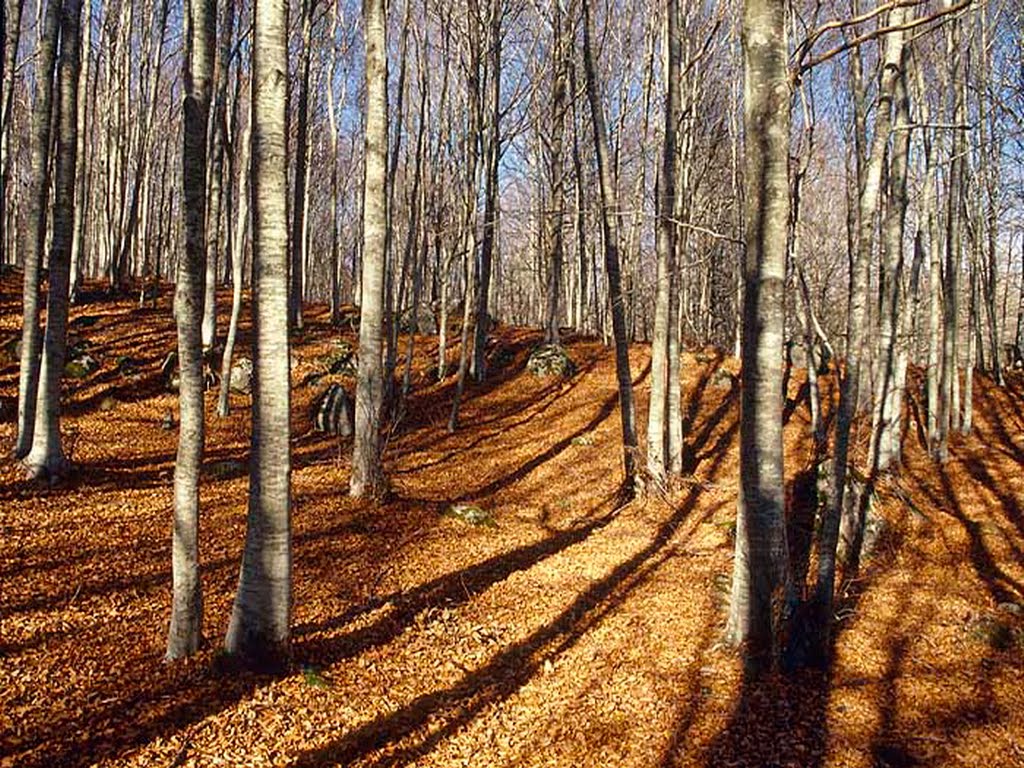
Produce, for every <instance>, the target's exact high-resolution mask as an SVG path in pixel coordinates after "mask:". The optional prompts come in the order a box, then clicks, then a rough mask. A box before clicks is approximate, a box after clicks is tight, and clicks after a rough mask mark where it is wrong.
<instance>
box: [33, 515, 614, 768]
mask: <svg viewBox="0 0 1024 768" xmlns="http://www.w3.org/2000/svg"><path fill="white" fill-rule="evenodd" d="M613 516H614V513H608V514H607V515H605V516H603V517H601V518H598V519H597V520H594V521H591V523H589V524H588V525H584V526H582V527H580V528H577V529H573V530H571V531H566V532H564V533H563V534H562V535H561V538H556V539H555V540H554V541H550V540H546V542H540V543H538V545H536V546H535V547H534V548H533V550H534V551H533V552H531V553H527V552H519V553H518V556H516V555H515V554H513V558H516V557H517V559H514V560H513V561H512V562H511V563H510V564H509V565H503V564H501V563H500V562H499V560H500V556H499V557H496V558H492V559H491V560H489V561H487V563H484V564H480V565H478V566H473V567H471V568H468V569H466V570H464V571H460V572H456V573H452V574H448V575H447V576H445V577H443V578H442V579H440V580H437V581H435V582H432V583H431V584H428V585H425V586H423V587H421V588H418V589H416V590H414V591H413V592H410V593H408V594H406V595H402V596H399V597H397V598H396V604H397V605H400V606H401V611H402V614H403V615H407V616H415V615H417V614H418V613H420V612H421V611H422V610H423V609H425V608H428V607H430V606H432V605H434V604H436V602H438V601H444V600H446V599H448V600H451V599H459V596H460V595H461V596H462V597H465V589H466V587H469V588H470V589H471V590H483V589H485V588H486V587H487V586H488V582H489V580H495V581H496V580H500V579H501V578H502V573H503V572H505V571H509V572H511V570H510V567H511V565H518V566H519V567H523V568H525V567H529V565H528V561H529V559H530V557H531V556H532V557H533V558H534V561H535V562H539V561H540V560H541V559H543V558H544V557H546V556H549V554H554V551H553V550H555V549H557V548H561V549H564V548H565V547H568V546H571V544H572V543H578V542H579V541H582V540H583V539H585V538H586V537H587V536H588V535H590V534H592V533H593V532H594V531H596V530H598V529H599V528H600V527H603V526H604V525H607V523H608V522H609V521H610V519H611V518H612V517H613ZM353 524H354V523H353V521H351V520H350V521H348V525H349V526H351V525H353ZM323 534H324V532H322V531H314V532H309V533H307V534H304V535H303V534H298V535H297V536H296V540H297V542H304V541H311V540H314V539H316V538H322V536H323ZM548 549H551V550H552V551H551V552H550V553H547V550H548ZM236 565H237V557H231V558H225V559H223V560H218V561H206V562H205V563H204V565H203V572H204V578H205V579H208V578H211V577H212V576H213V574H214V572H215V571H216V572H224V573H226V572H227V570H226V569H227V568H229V567H233V566H236ZM168 580H169V573H168V572H166V571H162V572H160V573H153V574H146V575H143V576H141V577H138V578H133V579H130V580H113V581H110V582H106V583H102V584H97V585H91V586H89V587H86V588H85V589H83V590H81V592H80V594H79V595H78V597H83V596H85V597H88V596H93V595H105V594H111V593H117V592H120V591H122V590H124V589H129V588H130V589H140V588H143V589H154V588H156V587H164V586H166V584H167V582H168ZM464 585H466V586H464ZM72 598H75V594H74V591H73V590H65V591H63V592H62V593H61V594H60V595H56V596H50V599H49V600H47V601H46V602H48V603H50V604H51V606H52V607H56V606H57V605H60V604H62V602H66V601H67V600H69V599H72ZM466 599H468V598H466ZM55 601H56V602H55ZM38 602H39V606H38V607H42V605H43V603H42V601H38ZM17 607H19V608H22V609H24V608H30V607H37V606H36V605H35V603H34V602H33V604H32V605H27V604H26V605H22V606H17ZM365 607H366V606H364V608H365ZM349 615H350V616H351V615H353V614H349ZM394 618H395V617H392V620H394ZM300 629H301V631H304V632H307V633H309V632H313V631H315V630H314V629H313V628H310V627H305V628H300ZM400 630H401V627H400V626H399V625H397V624H395V623H394V621H391V622H381V623H379V624H378V625H375V630H374V631H365V632H362V633H358V635H357V637H355V638H353V637H352V636H346V637H344V638H342V640H341V641H340V642H336V643H334V644H328V643H320V642H319V641H315V640H314V641H310V642H307V643H303V642H302V641H301V640H300V641H299V642H297V644H296V656H297V657H298V658H315V659H317V660H318V661H319V662H321V663H325V664H330V663H332V662H333V661H334V660H335V659H341V658H346V657H348V656H350V655H351V654H352V653H353V649H356V651H355V652H358V648H357V644H358V646H359V647H360V648H370V647H374V646H375V645H378V644H381V643H386V642H388V641H389V640H390V639H393V637H394V636H396V635H397V634H398V632H399V631H400ZM144 663H145V664H146V665H147V666H148V665H149V663H153V664H154V665H155V664H156V660H155V659H153V660H145V661H144ZM273 679H275V678H273V677H269V676H261V675H253V674H251V673H247V672H242V671H237V670H230V669H228V670H224V669H220V668H218V667H217V666H216V665H215V666H214V667H213V668H210V667H208V666H205V665H203V664H202V663H199V664H195V663H189V664H184V665H176V666H175V667H174V668H173V669H168V671H167V672H166V673H163V674H162V675H161V676H160V677H158V678H157V679H156V681H155V682H154V681H153V680H152V679H150V678H147V679H145V680H143V681H142V685H141V686H138V687H135V686H126V685H125V682H124V680H123V679H122V678H121V677H119V676H112V677H110V678H108V679H107V680H105V681H103V682H102V683H100V684H99V685H98V686H97V687H96V688H94V689H93V690H92V691H91V692H90V693H89V699H90V700H92V701H99V702H102V703H101V704H99V705H96V706H94V708H93V712H92V714H91V715H90V720H91V721H92V722H100V721H103V722H110V723H120V724H127V723H130V727H127V726H126V727H123V728H116V729H115V730H114V731H113V732H108V733H105V734H103V733H83V734H82V737H81V738H80V739H79V740H78V741H77V742H71V743H69V742H68V741H66V740H62V741H60V742H53V741H51V740H52V737H53V734H54V733H57V732H61V731H66V730H67V729H70V728H71V727H72V723H71V721H70V720H69V719H68V718H56V719H54V720H53V721H52V722H48V723H47V725H46V727H45V728H44V729H40V730H38V731H36V732H35V733H34V734H32V735H30V736H29V737H28V738H26V739H24V740H23V741H22V742H21V743H20V744H19V751H20V752H19V754H21V755H23V756H25V757H24V762H23V764H24V765H26V766H39V768H43V767H44V766H46V767H47V768H48V767H49V766H54V765H59V766H68V767H69V768H70V767H71V766H78V765H85V764H91V763H92V762H94V761H96V760H99V759H101V758H117V757H120V756H123V755H124V754H125V753H127V752H129V751H130V750H132V749H134V748H137V747H138V746H140V745H142V744H146V743H148V742H151V741H152V740H153V739H155V738H158V737H160V736H162V735H164V734H167V733H172V732H176V731H178V730H181V729H183V728H186V727H188V726H190V725H192V724H194V723H196V722H199V721H201V720H202V719H204V718H206V717H208V716H210V715H212V714H215V713H217V712H219V711H222V710H224V709H227V708H229V707H231V706H233V705H234V704H236V703H237V702H238V701H240V700H242V699H244V698H245V697H247V696H250V695H251V694H252V693H253V692H254V691H255V690H257V689H259V688H261V687H263V686H264V685H266V684H268V683H270V682H271V681H272V680H273ZM126 689H127V693H126ZM133 689H134V690H133ZM29 755H30V757H29Z"/></svg>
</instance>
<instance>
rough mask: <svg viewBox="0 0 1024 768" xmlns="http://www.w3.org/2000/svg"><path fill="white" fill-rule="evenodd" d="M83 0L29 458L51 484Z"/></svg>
mask: <svg viewBox="0 0 1024 768" xmlns="http://www.w3.org/2000/svg"><path fill="white" fill-rule="evenodd" d="M81 18H82V3H81V0H64V7H63V11H62V13H61V25H60V40H61V43H60V63H59V66H58V71H57V89H58V93H59V96H58V99H59V101H58V104H57V115H58V118H57V144H56V152H57V157H56V163H55V168H54V177H55V178H54V198H55V199H54V206H53V241H52V250H51V252H50V265H49V266H50V289H49V292H48V294H47V300H46V336H45V338H44V340H43V358H42V364H41V365H40V372H39V391H38V394H37V398H38V400H37V403H36V414H35V415H36V423H35V429H34V430H33V434H32V449H31V450H30V451H29V454H28V456H27V457H26V458H25V464H26V465H27V466H28V468H29V474H30V475H31V476H33V477H38V478H47V479H49V481H50V482H51V483H53V482H55V481H58V480H60V479H62V478H63V477H64V476H65V475H66V474H67V472H68V464H69V462H68V459H67V457H66V456H65V455H64V449H63V446H62V445H61V437H60V383H61V378H62V377H63V375H64V352H65V346H66V345H65V342H66V337H67V323H68V282H69V279H70V274H71V238H72V228H73V226H74V220H75V166H76V161H77V157H76V152H77V149H78V136H77V131H76V127H77V118H78V109H77V101H78V68H79V61H80V56H81V52H80V48H79V39H80V38H79V32H80V28H81Z"/></svg>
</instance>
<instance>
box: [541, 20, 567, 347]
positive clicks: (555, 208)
mask: <svg viewBox="0 0 1024 768" xmlns="http://www.w3.org/2000/svg"><path fill="white" fill-rule="evenodd" d="M552 13H553V15H554V19H553V21H552V24H553V26H554V40H553V42H552V52H551V59H552V62H551V65H552V67H553V68H554V76H553V82H552V86H553V90H552V94H551V116H550V119H551V136H550V141H549V142H547V144H546V148H547V155H548V157H547V165H548V178H549V181H550V184H551V187H550V189H549V194H550V195H551V200H550V212H549V213H548V214H547V215H546V216H545V217H544V218H545V221H546V225H547V227H548V230H549V237H547V238H545V240H546V241H547V243H548V245H549V246H550V248H551V254H550V257H549V259H548V282H547V292H546V294H547V295H546V299H547V301H546V303H545V312H544V341H545V342H546V343H548V344H559V343H560V339H559V335H558V329H559V325H560V321H561V301H560V299H561V290H562V268H563V262H564V251H565V247H564V244H563V243H564V238H563V224H564V218H565V164H564V160H563V158H562V146H563V144H564V136H565V85H566V77H565V75H566V72H565V52H564V43H563V40H562V37H563V30H562V26H563V24H562V12H561V3H559V2H555V3H554V4H553V8H552Z"/></svg>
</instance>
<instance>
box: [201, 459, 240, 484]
mask: <svg viewBox="0 0 1024 768" xmlns="http://www.w3.org/2000/svg"><path fill="white" fill-rule="evenodd" d="M206 471H207V473H208V474H209V475H210V477H214V478H216V479H218V480H227V479H229V478H232V477H240V476H241V475H244V474H245V472H246V463H245V462H244V461H239V460H238V459H224V460H222V461H214V462H212V463H211V464H209V465H208V466H207V467H206Z"/></svg>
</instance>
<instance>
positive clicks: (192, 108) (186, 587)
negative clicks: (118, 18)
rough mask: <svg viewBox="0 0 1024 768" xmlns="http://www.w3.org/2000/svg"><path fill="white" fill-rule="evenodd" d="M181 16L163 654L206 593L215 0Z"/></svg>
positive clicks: (194, 629)
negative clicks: (181, 235) (181, 243)
mask: <svg viewBox="0 0 1024 768" xmlns="http://www.w3.org/2000/svg"><path fill="white" fill-rule="evenodd" d="M186 12H187V18H186V23H185V34H186V37H185V46H186V50H185V57H184V58H185V104H184V114H183V119H184V146H183V148H182V185H183V189H184V193H185V197H184V210H183V212H184V217H185V253H184V260H183V261H182V262H181V264H180V265H179V268H178V284H177V295H176V296H175V300H174V306H175V308H176V309H177V319H178V363H179V366H180V369H181V381H180V387H179V390H178V407H179V410H180V411H181V415H180V427H179V432H178V454H177V458H176V460H175V464H174V535H173V537H172V540H171V541H172V549H171V584H172V592H173V596H172V601H171V625H170V629H169V631H168V633H167V658H168V659H178V658H181V657H183V656H189V655H191V654H193V653H195V652H196V651H197V650H199V644H200V642H202V626H203V601H202V583H201V579H200V576H199V477H200V472H201V469H202V463H203V449H204V445H205V439H206V424H205V408H204V391H205V386H204V381H203V357H202V321H203V303H204V297H203V288H204V284H205V278H206V255H207V254H206V226H207V223H208V221H207V218H206V172H207V142H206V126H207V123H208V121H209V117H210V94H211V91H212V87H213V82H212V79H213V57H214V55H215V51H214V46H215V45H216V36H217V14H216V8H215V4H214V2H213V0H189V2H188V3H187V4H186Z"/></svg>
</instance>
